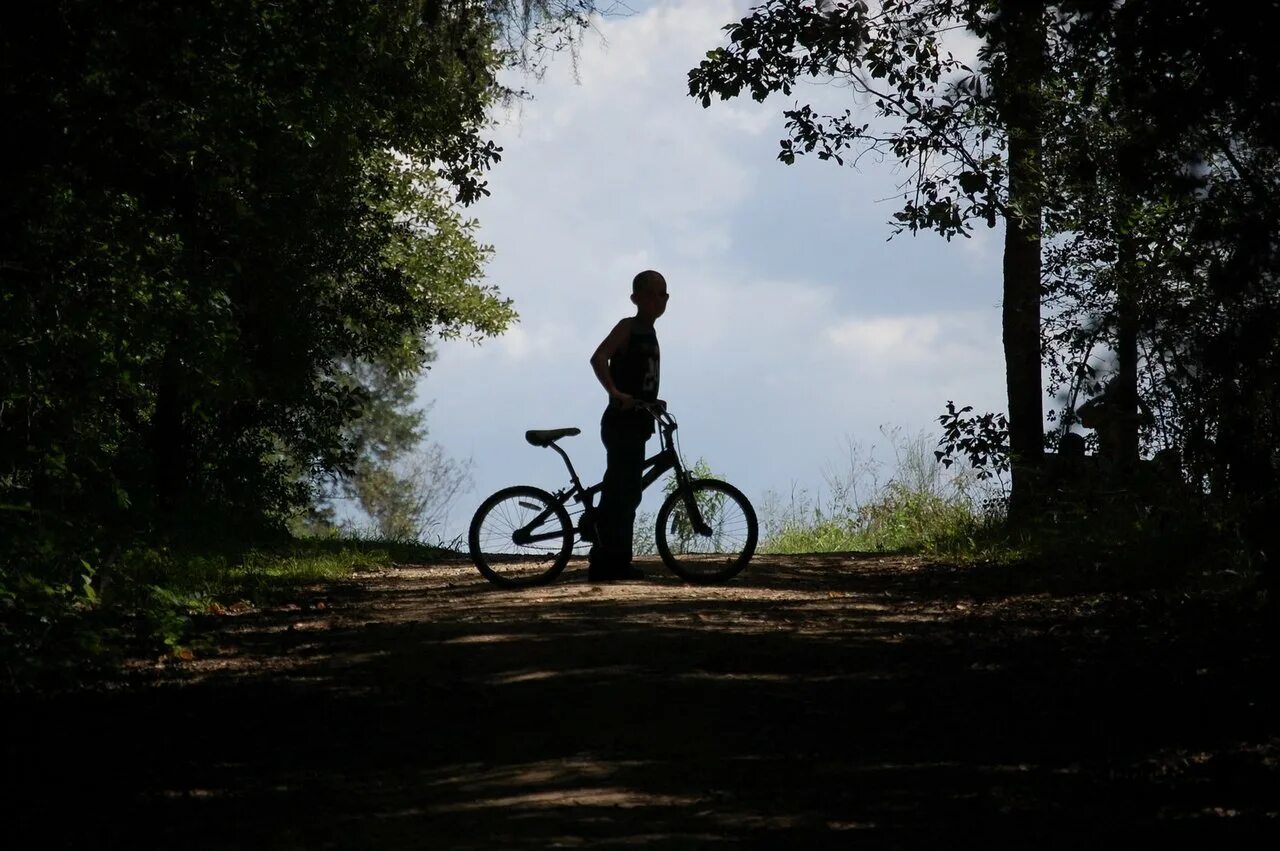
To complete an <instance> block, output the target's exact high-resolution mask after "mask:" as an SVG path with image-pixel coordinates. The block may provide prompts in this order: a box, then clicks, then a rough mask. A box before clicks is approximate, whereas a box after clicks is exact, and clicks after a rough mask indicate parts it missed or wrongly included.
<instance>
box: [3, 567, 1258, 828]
mask: <svg viewBox="0 0 1280 851" xmlns="http://www.w3.org/2000/svg"><path fill="white" fill-rule="evenodd" d="M652 574H653V578H652V579H651V580H649V581H646V582H644V583H626V584H617V585H609V586H602V587H600V586H590V585H587V584H586V583H585V582H584V581H583V575H582V571H581V568H580V567H573V568H571V569H570V571H569V572H567V573H566V575H565V576H564V577H563V578H562V579H561V581H560V582H559V583H557V584H556V585H554V586H551V587H549V588H545V589H536V590H533V591H527V592H519V593H513V592H509V591H500V590H497V589H493V588H491V587H489V586H488V585H486V584H484V583H483V581H482V580H480V579H479V578H478V576H476V575H475V574H474V571H472V570H471V569H470V568H469V567H466V566H459V565H443V566H434V567H431V566H423V567H415V568H405V569H401V570H397V571H393V572H392V573H390V574H388V575H387V576H383V577H378V578H375V579H371V580H368V581H366V582H364V583H363V584H362V585H360V586H358V587H357V586H351V587H348V588H346V589H345V590H343V589H332V590H329V591H327V592H325V593H324V594H323V595H322V597H321V598H319V599H322V600H323V602H324V606H323V608H321V607H319V606H318V605H314V604H315V603H316V600H312V601H310V602H311V603H312V605H304V606H302V607H299V608H297V609H296V610H295V609H292V608H290V609H283V610H276V611H271V612H258V613H251V614H246V615H240V616H236V617H226V618H220V619H217V620H216V621H215V622H211V623H210V628H211V629H212V630H213V636H214V638H213V640H212V643H211V644H210V647H209V649H208V650H207V652H206V653H204V654H203V657H202V658H201V659H199V660H197V661H196V662H194V663H191V664H188V665H180V666H177V667H176V668H174V667H169V668H166V669H165V670H164V671H162V672H160V673H159V674H157V675H156V681H155V682H148V683H146V684H142V685H139V684H136V683H135V684H133V685H130V686H122V687H119V688H116V689H107V690H100V691H98V692H95V693H79V694H70V695H61V696H58V697H52V698H50V697H46V698H40V699H36V698H27V699H19V700H17V701H11V704H10V709H11V710H12V711H11V712H10V713H8V714H9V715H10V718H11V721H10V723H9V724H7V725H6V726H7V728H8V730H9V733H8V740H7V741H6V744H5V749H6V773H7V774H9V778H8V783H7V785H8V786H9V787H10V788H12V789H16V790H20V791H19V792H18V793H16V795H11V796H10V797H9V798H8V806H11V807H13V814H14V816H16V818H15V819H13V820H9V819H6V820H7V821H8V822H9V823H10V824H15V823H16V824H17V825H18V826H19V827H21V828H22V830H23V832H24V833H25V835H26V838H25V839H24V843H25V844H24V845H21V846H18V847H60V846H65V847H128V848H146V847H163V848H201V849H203V848H228V849H230V848H249V847H265V848H308V849H310V848H364V847H371V848H402V847H404V848H413V847H423V848H458V849H471V848H475V849H480V848H485V849H488V848H502V849H533V848H548V847H578V846H590V847H601V848H608V847H623V846H625V847H652V848H663V849H666V848H708V847H710V848H715V847H733V846H739V847H774V846H776V847H796V848H814V847H855V846H856V847H919V846H922V845H924V844H926V843H929V844H932V843H935V842H947V843H949V844H950V843H958V844H962V845H971V844H978V843H979V842H987V843H990V842H995V843H998V844H1004V845H1008V844H1013V843H1017V844H1019V845H1024V846H1030V847H1058V846H1067V845H1073V846H1074V845H1078V844H1079V843H1080V842H1081V841H1090V840H1093V841H1106V840H1108V839H1112V838H1113V837H1118V836H1122V835H1128V834H1129V833H1130V832H1133V831H1141V832H1142V833H1143V834H1144V835H1145V836H1146V837H1149V838H1152V839H1156V838H1159V837H1166V838H1172V837H1175V836H1176V837H1177V838H1179V839H1188V838H1191V839H1197V838H1202V839H1204V840H1206V841H1208V840H1214V841H1220V840H1222V839H1229V838H1231V837H1233V836H1241V837H1243V836H1250V837H1256V836H1257V835H1259V833H1260V832H1263V831H1266V832H1271V831H1273V830H1274V829H1275V827H1276V824H1277V812H1278V811H1280V782H1278V780H1280V772H1278V770H1277V764H1276V760H1277V757H1278V756H1280V738H1278V733H1280V722H1278V721H1277V718H1276V713H1275V710H1276V700H1275V698H1274V697H1271V696H1270V689H1269V688H1267V686H1268V685H1269V682H1268V680H1269V678H1271V677H1272V676H1273V675H1274V670H1275V668H1274V656H1273V655H1272V654H1271V652H1270V651H1269V649H1268V645H1267V644H1266V642H1265V640H1264V638H1265V633H1264V632H1263V631H1262V629H1261V627H1260V626H1259V625H1258V624H1256V623H1254V622H1253V621H1252V620H1251V619H1249V618H1247V617H1241V616H1240V615H1239V612H1240V609H1239V608H1238V606H1235V605H1234V604H1232V605H1228V604H1229V603H1230V601H1229V600H1226V599H1225V598H1215V597H1213V596H1202V597H1193V598H1181V597H1177V596H1169V595H1165V596H1158V597H1147V598H1143V597H1142V596H1140V595H1133V594H1127V595H1121V594H1114V593H1095V594H1089V593H1083V592H1079V591H1077V592H1074V593H1070V594H1068V593H1065V592H1061V591H1058V592H1055V593H1048V592H1045V591H1037V590H1035V588H1034V587H1028V584H1027V583H1025V582H1023V583H1018V585H1019V587H1018V588H1017V590H1016V591H1015V590H1009V591H1007V592H1003V591H1000V590H999V587H1000V586H999V583H997V585H996V587H995V590H992V585H991V583H987V585H986V587H987V589H988V590H986V591H985V592H982V593H974V592H973V590H972V589H973V587H974V585H973V583H972V582H971V581H968V580H969V579H972V577H967V576H966V572H965V571H961V570H955V569H951V568H946V567H941V566H932V567H931V566H928V565H923V564H921V563H920V562H918V561H915V560H911V559H901V558H896V559H895V558H883V557H874V556H820V557H819V556H800V557H793V556H785V557H784V556H776V557H764V558H760V559H758V560H757V562H756V563H754V564H753V567H752V570H751V571H750V573H749V574H748V575H747V576H746V577H745V578H744V579H742V580H740V581H738V582H736V583H734V584H733V585H732V586H728V587H712V588H707V587H691V586H688V585H684V584H681V583H680V582H678V581H677V580H676V579H675V578H674V577H671V576H669V575H667V574H664V573H662V572H661V570H660V569H657V568H655V569H654V570H653V571H652ZM303 602H304V604H305V603H306V602H307V601H303ZM1227 612H1231V613H1232V614H1230V615H1228V614H1226V613H1227ZM54 742H56V743H58V746H57V750H59V751H61V752H62V753H64V754H65V756H64V757H63V758H62V759H60V760H52V759H50V758H49V756H48V754H49V751H50V750H51V748H50V743H54Z"/></svg>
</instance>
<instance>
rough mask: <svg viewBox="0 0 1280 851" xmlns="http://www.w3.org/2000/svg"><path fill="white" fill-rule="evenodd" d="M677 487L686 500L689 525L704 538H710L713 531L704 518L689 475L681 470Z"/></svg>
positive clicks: (682, 497) (685, 508)
mask: <svg viewBox="0 0 1280 851" xmlns="http://www.w3.org/2000/svg"><path fill="white" fill-rule="evenodd" d="M676 487H677V488H679V489H680V498H681V499H682V500H684V510H685V511H686V512H687V513H688V515H689V525H690V526H691V527H692V528H693V531H695V532H697V533H698V534H699V535H702V536H703V537H708V536H710V535H711V533H712V531H713V530H712V529H711V527H710V526H708V525H707V521H706V520H704V519H703V518H702V509H701V508H700V507H699V506H698V499H697V497H695V496H694V495H693V487H692V485H691V484H690V479H689V474H688V473H686V472H684V471H683V470H681V471H680V472H679V473H677V474H676Z"/></svg>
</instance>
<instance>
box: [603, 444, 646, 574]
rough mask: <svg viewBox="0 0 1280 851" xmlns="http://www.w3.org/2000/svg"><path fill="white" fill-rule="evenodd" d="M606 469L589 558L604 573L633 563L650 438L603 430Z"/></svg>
mask: <svg viewBox="0 0 1280 851" xmlns="http://www.w3.org/2000/svg"><path fill="white" fill-rule="evenodd" d="M600 440H601V441H603V443H604V450H605V457H606V465H607V466H606V467H605V472H604V482H603V487H602V488H601V489H600V507H599V509H598V511H597V512H596V543H595V545H594V546H593V547H592V548H591V555H590V556H589V557H588V558H589V561H590V564H591V569H592V570H594V571H600V572H603V573H609V572H611V571H615V570H619V569H622V568H625V567H627V566H628V565H630V564H631V544H632V542H631V537H632V530H633V528H634V526H635V522H636V508H638V507H639V506H640V494H641V492H642V490H643V488H642V487H641V482H642V481H643V479H644V445H645V443H646V442H648V440H649V435H648V434H646V433H644V432H641V431H637V430H635V429H626V428H618V427H617V426H614V425H602V426H601V427H600Z"/></svg>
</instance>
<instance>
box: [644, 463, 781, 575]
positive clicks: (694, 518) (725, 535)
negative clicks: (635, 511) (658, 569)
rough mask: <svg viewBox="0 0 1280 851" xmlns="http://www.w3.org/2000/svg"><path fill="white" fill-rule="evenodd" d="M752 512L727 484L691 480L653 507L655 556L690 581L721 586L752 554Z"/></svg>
mask: <svg viewBox="0 0 1280 851" xmlns="http://www.w3.org/2000/svg"><path fill="white" fill-rule="evenodd" d="M759 532H760V529H759V525H758V524H757V523H756V512H755V509H754V508H752V507H751V503H750V501H748V500H747V498H746V496H744V495H743V493H742V491H740V490H738V489H737V488H735V487H734V486H733V485H731V484H728V483H727V482H720V481H716V480H715V479H695V480H693V481H691V482H689V490H688V493H687V494H686V493H685V492H684V491H683V490H681V489H677V490H676V491H675V493H673V494H671V495H670V496H669V497H667V499H666V501H665V502H663V503H662V508H660V509H658V529H657V543H658V554H659V555H661V556H662V561H663V563H664V564H666V566H667V567H668V568H670V569H671V571H672V572H673V573H675V574H676V575H677V576H680V577H682V578H684V579H687V580H689V581H690V582H723V581H724V580H726V579H731V578H732V577H734V576H737V575H738V574H739V573H740V572H741V571H742V569H743V568H744V567H746V566H747V562H749V561H751V556H752V555H753V554H754V553H755V551H756V540H757V538H758V536H759Z"/></svg>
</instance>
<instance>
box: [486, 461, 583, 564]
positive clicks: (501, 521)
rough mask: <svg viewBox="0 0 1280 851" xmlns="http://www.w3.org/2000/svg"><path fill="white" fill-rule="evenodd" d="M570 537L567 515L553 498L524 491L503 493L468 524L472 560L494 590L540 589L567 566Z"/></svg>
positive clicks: (531, 489) (536, 490)
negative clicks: (539, 587)
mask: <svg viewBox="0 0 1280 851" xmlns="http://www.w3.org/2000/svg"><path fill="white" fill-rule="evenodd" d="M573 536H574V532H573V523H572V522H570V520H569V512H567V511H565V509H564V506H563V505H561V504H560V502H559V501H557V500H556V498H555V497H553V496H552V495H551V494H549V493H547V492H546V491H544V490H542V489H541V488H535V487H528V486H523V485H521V486H517V487H512V488H506V489H504V490H500V491H498V492H497V493H495V494H494V495H493V496H491V497H489V498H488V499H486V500H485V501H484V502H482V503H481V504H480V507H479V508H478V509H476V513H475V516H474V517H473V518H471V534H470V536H469V543H470V545H471V560H472V561H473V562H474V563H475V566H476V567H477V568H479V570H480V573H481V574H483V575H484V578H485V579H488V580H489V581H490V582H492V583H494V584H496V585H503V586H506V587H508V588H519V587H524V586H529V585H542V584H544V583H547V582H550V581H551V580H553V579H555V578H556V577H557V576H559V575H560V571H562V570H564V567H565V565H566V564H568V563H569V555H570V554H571V553H572V552H573Z"/></svg>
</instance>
